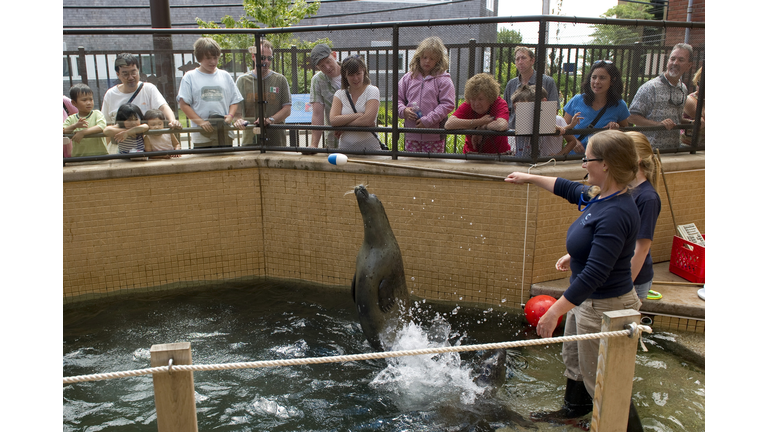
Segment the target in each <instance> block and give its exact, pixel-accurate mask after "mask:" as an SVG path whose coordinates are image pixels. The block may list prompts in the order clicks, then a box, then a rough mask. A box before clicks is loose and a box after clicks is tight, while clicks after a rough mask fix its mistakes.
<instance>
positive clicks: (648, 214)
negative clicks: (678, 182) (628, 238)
mask: <svg viewBox="0 0 768 432" xmlns="http://www.w3.org/2000/svg"><path fill="white" fill-rule="evenodd" d="M632 198H633V199H634V200H635V205H636V206H637V211H638V212H639V213H640V227H639V229H638V231H637V238H638V240H639V239H648V240H651V241H653V232H654V231H655V230H656V220H657V219H658V218H659V213H661V198H659V194H658V193H656V189H654V188H653V186H651V182H649V181H644V182H642V183H640V184H639V185H637V187H636V188H634V189H632ZM652 280H653V260H652V259H651V251H650V250H648V255H646V257H645V261H643V267H642V268H641V269H640V273H638V274H637V277H636V278H635V285H642V284H644V283H648V282H650V281H652Z"/></svg>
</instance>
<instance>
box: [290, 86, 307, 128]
mask: <svg viewBox="0 0 768 432" xmlns="http://www.w3.org/2000/svg"><path fill="white" fill-rule="evenodd" d="M285 122H286V123H312V104H311V103H309V93H305V94H292V95H291V115H289V116H288V118H287V119H285Z"/></svg>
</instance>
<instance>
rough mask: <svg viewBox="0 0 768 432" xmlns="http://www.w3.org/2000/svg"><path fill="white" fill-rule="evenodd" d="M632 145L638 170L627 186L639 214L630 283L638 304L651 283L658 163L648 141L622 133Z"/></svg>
mask: <svg viewBox="0 0 768 432" xmlns="http://www.w3.org/2000/svg"><path fill="white" fill-rule="evenodd" d="M625 133H626V134H627V135H628V136H629V137H630V138H632V142H633V143H634V145H635V150H636V151H637V161H638V164H639V167H640V169H639V170H638V171H637V175H636V176H635V179H634V180H633V181H632V182H630V183H629V185H630V186H631V187H632V198H634V200H635V205H636V206H637V211H638V212H639V213H640V229H639V230H638V232H637V241H636V242H635V255H634V256H633V257H632V280H633V281H634V283H635V291H637V296H638V297H639V298H640V300H644V299H645V298H647V297H648V291H650V290H651V285H652V283H653V260H652V259H651V243H652V242H653V232H654V231H655V229H656V220H657V219H658V218H659V213H661V198H659V194H658V193H657V192H656V185H657V184H658V181H659V177H660V175H661V161H660V160H659V159H658V158H657V157H656V155H655V154H653V148H652V147H651V143H650V141H648V138H647V137H646V136H645V135H643V134H642V133H640V132H635V131H632V132H625Z"/></svg>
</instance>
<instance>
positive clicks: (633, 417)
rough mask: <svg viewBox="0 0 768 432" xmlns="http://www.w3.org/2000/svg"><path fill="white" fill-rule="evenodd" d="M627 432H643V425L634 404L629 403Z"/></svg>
mask: <svg viewBox="0 0 768 432" xmlns="http://www.w3.org/2000/svg"><path fill="white" fill-rule="evenodd" d="M627 432H643V424H642V423H641V422H640V416H639V415H638V414H637V408H635V404H634V402H632V401H631V400H630V401H629V418H628V419H627Z"/></svg>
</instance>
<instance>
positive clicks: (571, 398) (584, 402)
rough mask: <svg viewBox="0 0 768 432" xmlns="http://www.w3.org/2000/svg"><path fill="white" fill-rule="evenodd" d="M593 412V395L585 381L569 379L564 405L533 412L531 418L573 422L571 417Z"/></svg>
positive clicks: (555, 421) (534, 419)
mask: <svg viewBox="0 0 768 432" xmlns="http://www.w3.org/2000/svg"><path fill="white" fill-rule="evenodd" d="M591 412H592V396H590V395H589V392H587V388H586V387H585V386H584V382H583V381H574V380H572V379H568V382H567V383H566V385H565V397H564V398H563V407H562V408H560V409H559V410H557V411H544V412H534V413H531V420H533V421H546V422H554V423H572V422H571V421H569V420H571V419H575V418H579V417H582V416H585V415H587V414H589V413H591Z"/></svg>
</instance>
